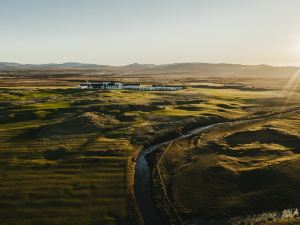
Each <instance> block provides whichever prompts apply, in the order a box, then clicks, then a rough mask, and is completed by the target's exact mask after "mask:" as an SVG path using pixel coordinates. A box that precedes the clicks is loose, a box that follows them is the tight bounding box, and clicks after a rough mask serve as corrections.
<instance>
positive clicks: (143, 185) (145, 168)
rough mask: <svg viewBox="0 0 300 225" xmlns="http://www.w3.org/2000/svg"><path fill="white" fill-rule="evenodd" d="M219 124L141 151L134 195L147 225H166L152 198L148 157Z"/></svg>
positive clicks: (136, 169)
mask: <svg viewBox="0 0 300 225" xmlns="http://www.w3.org/2000/svg"><path fill="white" fill-rule="evenodd" d="M219 124H220V123H217V124H213V125H209V126H204V127H199V128H197V129H194V130H191V131H189V132H188V133H187V134H184V135H182V136H180V137H177V138H174V139H172V140H168V141H164V142H161V143H158V144H155V145H152V146H149V147H146V148H144V149H142V150H141V151H140V153H139V155H138V157H137V161H136V166H135V175H134V195H135V199H136V202H137V206H138V208H139V210H140V213H141V215H142V217H143V220H144V224H145V225H164V222H163V220H162V219H161V217H160V215H159V212H158V211H157V209H156V207H155V204H154V200H153V198H152V193H151V176H150V168H149V165H148V162H147V160H146V158H145V157H146V155H147V154H149V153H151V152H153V151H154V150H156V149H158V148H160V147H161V146H162V145H165V144H169V143H171V142H172V141H175V140H178V139H182V138H187V137H190V136H192V135H195V134H199V133H201V132H202V131H204V130H206V129H208V128H211V127H214V126H216V125H219Z"/></svg>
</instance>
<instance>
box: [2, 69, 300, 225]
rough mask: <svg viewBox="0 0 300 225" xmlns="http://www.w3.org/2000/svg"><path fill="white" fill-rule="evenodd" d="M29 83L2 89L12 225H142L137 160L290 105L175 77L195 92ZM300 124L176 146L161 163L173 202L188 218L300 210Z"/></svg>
mask: <svg viewBox="0 0 300 225" xmlns="http://www.w3.org/2000/svg"><path fill="white" fill-rule="evenodd" d="M27 73H29V72H26V71H25V72H24V73H23V72H22V73H21V72H16V73H15V74H17V75H15V74H14V72H12V71H10V72H9V73H7V74H6V75H7V76H8V78H9V79H8V78H7V79H6V80H4V81H3V82H2V83H1V86H2V88H1V89H0V156H1V157H0V160H1V163H0V171H1V172H0V206H1V207H0V208H1V210H0V223H1V224H5V225H15V224H18V225H34V224H36V225H39V224H43V225H47V224H49V225H55V224H57V225H64V224H68V225H69V224H73V225H76V224H78V225H85V224H86V225H92V224H101V225H116V224H118V225H126V224H128V225H129V224H130V225H132V224H137V220H136V214H135V211H134V210H133V205H134V202H132V199H130V197H129V193H128V183H129V181H128V179H129V175H130V174H128V173H130V171H131V169H132V168H128V165H129V164H128V161H130V160H128V159H131V158H130V157H131V156H132V154H133V153H134V152H136V151H137V150H138V149H140V148H141V146H145V145H149V144H151V143H154V142H158V141H159V140H162V139H164V138H171V137H172V136H173V135H176V134H178V132H183V131H184V130H188V129H191V128H193V127H196V126H197V124H199V123H200V124H201V121H207V119H210V120H213V121H230V120H238V119H241V118H248V117H254V116H260V115H266V114H268V113H270V111H272V110H273V109H275V108H276V109H277V105H276V104H277V103H278V101H279V100H280V97H278V99H277V100H278V101H276V102H272V98H273V97H274V95H275V94H276V93H277V92H276V91H274V90H272V89H269V90H265V89H260V90H255V89H253V90H248V89H247V90H246V89H241V88H218V89H216V88H214V86H215V85H212V87H211V88H210V87H205V88H204V87H202V88H200V87H197V85H198V84H197V85H195V86H193V83H194V82H196V81H197V78H193V79H190V78H186V76H185V77H184V78H182V80H178V79H179V77H180V76H176V79H177V80H171V79H169V80H170V82H171V83H172V82H173V83H176V84H178V83H180V84H183V85H184V84H187V85H186V89H184V90H181V91H176V92H139V91H128V90H114V91H97V90H78V89H75V88H72V87H74V86H75V85H76V83H75V80H76V79H77V78H76V77H77V76H78V77H79V78H78V79H82V80H83V79H86V77H81V76H80V75H77V74H75V75H74V74H68V75H67V76H64V75H62V74H60V75H57V76H54V75H53V73H55V71H54V72H53V71H52V72H51V76H47V73H45V74H44V73H43V75H44V76H45V77H44V78H45V81H42V80H40V79H36V78H35V76H36V75H34V76H29V75H28V74H27ZM35 73H39V72H35ZM6 75H5V73H3V77H5V76H6ZM18 76H20V78H18ZM155 77H156V76H155ZM155 77H151V76H150V78H151V79H152V80H155V79H156V78H155ZM150 78H148V79H150ZM123 79H125V78H124V77H123ZM126 79H127V80H130V78H126ZM137 79H138V76H136V77H135V78H134V79H133V81H136V80H137ZM141 79H142V78H141ZM157 79H160V78H157ZM228 79H229V78H228ZM18 80H19V81H18ZM17 81H18V82H17ZM25 81H26V82H25ZM76 81H77V80H76ZM199 82H200V83H201V82H202V81H198V83H199ZM208 82H212V83H216V80H215V79H212V80H209V81H206V82H205V84H207V83H208ZM218 82H219V83H220V82H221V81H220V80H218ZM230 82H232V80H230ZM221 83H222V82H221ZM216 85H217V86H220V85H219V84H217V83H216ZM266 103H267V104H269V107H268V108H267V109H266V108H265V107H262V106H265V105H266ZM293 104H294V103H293ZM281 105H282V104H281ZM299 125H300V124H299V119H298V116H297V114H292V115H288V116H286V117H278V118H277V117H276V118H274V119H270V120H267V121H262V122H260V123H257V124H249V126H248V125H247V126H245V127H243V128H235V127H234V126H233V128H232V130H230V131H227V130H226V129H224V132H223V131H222V129H221V130H220V131H211V132H208V133H206V134H205V135H206V136H205V135H204V136H200V137H194V138H193V139H191V140H188V141H186V142H185V141H182V142H178V143H176V145H174V146H173V150H172V151H168V152H167V154H166V155H165V157H164V158H163V160H162V163H161V169H162V171H163V174H164V179H165V182H166V184H167V187H168V194H169V197H170V199H171V200H172V202H174V205H175V206H176V208H177V210H178V211H179V212H180V214H181V215H182V216H183V217H184V218H190V217H194V216H206V217H213V216H224V215H231V214H235V213H239V212H241V210H245V212H252V211H255V210H256V209H255V210H254V206H255V204H257V203H260V204H261V207H260V209H268V208H270V207H271V206H273V205H274V204H275V203H280V205H278V207H289V205H291V206H292V205H295V204H296V203H297V202H296V200H297V199H299V192H298V191H297V189H295V188H296V187H298V186H299V176H298V174H299V166H298V164H299V160H298V159H299V157H298V154H299V149H298V147H297V144H298V143H299V130H298V127H299ZM228 129H229V128H228ZM176 132H177V133H176ZM214 132H215V134H214V135H213V133H214ZM204 140H205V141H204ZM128 171H129V172H128ZM271 178H272V179H271ZM273 178H274V179H273ZM204 181H205V182H204ZM281 181H284V182H282V183H281ZM278 193H280V194H278ZM265 198H268V199H270V201H266V200H265ZM268 202H269V203H271V204H268ZM298 203H299V202H298Z"/></svg>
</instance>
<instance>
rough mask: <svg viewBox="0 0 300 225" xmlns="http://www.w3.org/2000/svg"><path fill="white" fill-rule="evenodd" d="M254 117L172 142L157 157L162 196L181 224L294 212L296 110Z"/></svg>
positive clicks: (299, 178)
mask: <svg viewBox="0 0 300 225" xmlns="http://www.w3.org/2000/svg"><path fill="white" fill-rule="evenodd" d="M258 102H259V101H258ZM277 108H278V107H277ZM273 110H274V109H273ZM286 110H287V112H286ZM274 111H275V110H274ZM274 111H273V112H274ZM275 112H276V111H275ZM260 116H261V117H262V118H259V119H253V120H245V121H241V122H235V123H227V124H224V125H219V126H217V127H214V128H212V129H209V130H207V131H205V132H204V133H202V134H201V135H196V136H194V137H191V138H189V139H183V140H180V141H177V142H175V143H173V144H172V145H171V146H170V147H169V148H168V149H167V150H165V151H164V154H163V155H162V156H160V161H159V168H160V171H161V174H162V177H163V182H164V185H165V187H166V189H167V190H166V191H167V193H168V197H169V199H170V200H171V202H172V204H173V205H174V206H175V208H176V210H177V211H178V213H179V214H180V215H181V216H182V218H183V219H184V220H189V219H192V218H205V219H216V218H219V219H220V218H228V217H232V216H241V215H251V214H255V213H262V212H269V211H274V210H282V209H288V208H299V207H300V205H299V204H300V202H299V199H300V193H299V186H300V175H299V174H300V173H299V172H300V166H299V165H300V149H299V144H300V116H299V107H297V106H295V107H294V108H293V107H291V108H289V107H286V109H284V110H282V111H278V114H276V116H270V115H269V116H263V115H261V114H260ZM297 221H298V223H299V220H297ZM297 221H296V222H295V223H294V224H298V223H297ZM269 223H270V224H279V222H278V223H271V221H270V222H269ZM282 224H285V223H282ZM287 224H289V223H287ZM291 224H293V223H291Z"/></svg>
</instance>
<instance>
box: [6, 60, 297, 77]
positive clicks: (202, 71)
mask: <svg viewBox="0 0 300 225" xmlns="http://www.w3.org/2000/svg"><path fill="white" fill-rule="evenodd" d="M15 69H17V70H22V69H41V70H44V69H93V70H114V71H118V72H119V73H143V74H159V73H181V74H193V75H210V76H217V75H231V76H235V75H237V76H240V75H254V76H255V75H262V76H268V75H276V76H281V75H282V76H286V75H292V74H294V73H295V72H296V71H297V70H299V67H292V66H286V67H274V66H269V65H241V64H225V63H219V64H214V63H174V64H162V65H155V64H138V63H134V64H130V65H126V66H108V65H97V64H84V63H76V62H67V63H62V64H54V63H52V64H19V63H7V62H0V71H5V70H15Z"/></svg>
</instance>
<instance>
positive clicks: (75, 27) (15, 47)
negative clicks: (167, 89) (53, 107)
mask: <svg viewBox="0 0 300 225" xmlns="http://www.w3.org/2000/svg"><path fill="white" fill-rule="evenodd" d="M299 8H300V2H299V1H297V0H287V1H281V0H253V1H247V2H246V1H241V0H228V1H220V0H219V1H218V0H210V1H204V0H202V1H196V0H187V1H179V0H176V1H171V0H163V1H159V0H153V1H151V2H149V1H137V0H127V1H121V0H113V1H109V2H108V1H102V0H98V1H97V0H90V1H89V2H88V3H87V2H86V1H83V0H74V1H72V2H70V1H67V0H60V1H59V0H52V1H50V0H45V1H38V0H27V1H22V0H10V1H7V0H0V29H1V42H0V61H1V62H17V63H24V64H27V63H28V64H43V63H64V62H80V63H95V64H102V65H116V66H118V65H127V64H131V63H134V62H138V63H141V64H168V63H184V62H205V63H234V64H246V65H260V64H267V65H273V66H299V65H300V30H299V27H300V14H299V13H298V9H299Z"/></svg>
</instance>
